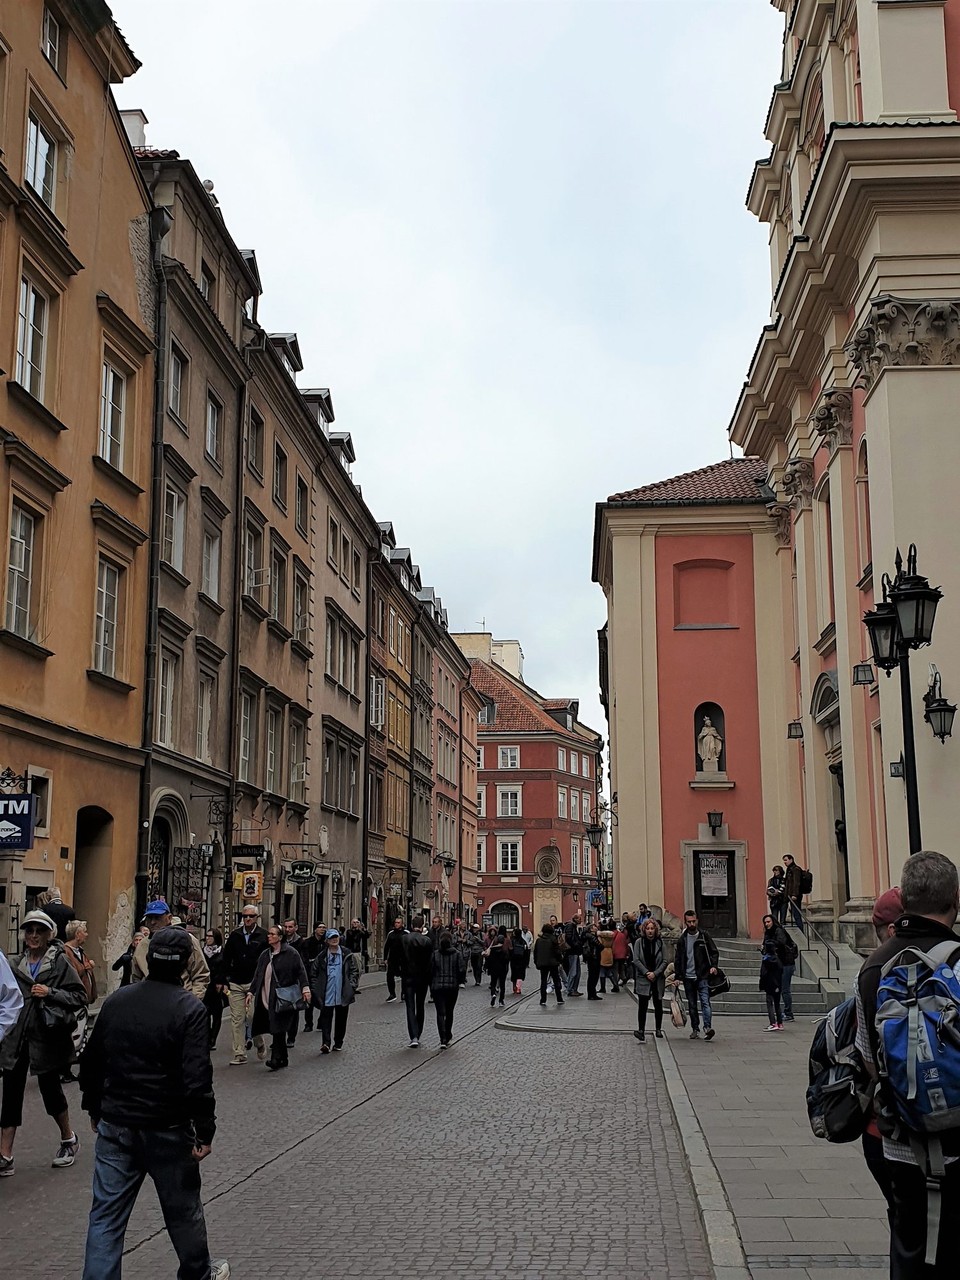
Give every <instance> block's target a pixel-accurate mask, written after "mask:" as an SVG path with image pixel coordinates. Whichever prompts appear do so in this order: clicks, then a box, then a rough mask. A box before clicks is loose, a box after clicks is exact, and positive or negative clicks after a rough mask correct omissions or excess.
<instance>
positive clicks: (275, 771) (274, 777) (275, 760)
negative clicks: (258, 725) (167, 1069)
mask: <svg viewBox="0 0 960 1280" xmlns="http://www.w3.org/2000/svg"><path fill="white" fill-rule="evenodd" d="M282 734H283V712H282V711H281V710H280V708H279V707H271V706H268V707H267V718H266V725H265V728H264V734H263V763H264V786H265V788H266V790H267V791H270V792H273V793H274V794H277V783H278V782H279V780H280V763H281V760H280V756H281V749H280V744H281V739H282Z"/></svg>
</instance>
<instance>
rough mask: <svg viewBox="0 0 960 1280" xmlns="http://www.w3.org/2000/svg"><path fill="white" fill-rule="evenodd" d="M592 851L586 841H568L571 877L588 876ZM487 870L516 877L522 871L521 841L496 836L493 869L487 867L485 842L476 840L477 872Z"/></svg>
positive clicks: (509, 837) (481, 839) (515, 837)
mask: <svg viewBox="0 0 960 1280" xmlns="http://www.w3.org/2000/svg"><path fill="white" fill-rule="evenodd" d="M592 852H593V851H592V849H591V848H590V845H589V844H588V843H587V842H586V841H580V840H577V839H573V840H571V841H570V871H571V872H572V874H573V875H575V876H579V875H584V876H589V875H592V874H593V871H592V864H593V858H592ZM487 870H491V871H496V872H499V873H500V874H501V875H517V874H520V873H522V871H523V840H522V839H521V838H519V837H517V836H498V837H497V838H496V859H495V864H494V866H493V867H491V868H488V867H487V841H486V838H485V837H483V836H481V837H479V838H478V840H477V871H478V872H479V873H480V874H481V875H482V874H483V873H485V872H486V871H487Z"/></svg>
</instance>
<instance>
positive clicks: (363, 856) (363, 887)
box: [360, 551, 386, 927]
mask: <svg viewBox="0 0 960 1280" xmlns="http://www.w3.org/2000/svg"><path fill="white" fill-rule="evenodd" d="M372 601H373V559H372V557H371V555H370V554H369V551H368V554H367V607H366V624H365V625H366V641H367V653H366V658H365V660H364V668H363V674H364V679H365V681H366V690H367V696H366V699H365V702H364V705H365V706H366V708H367V713H366V724H365V725H364V729H363V744H364V755H365V759H364V762H363V798H362V803H363V818H362V821H361V826H360V919H361V920H362V921H363V924H364V927H366V925H367V904H368V901H369V898H368V890H367V879H368V878H369V875H370V855H369V851H368V849H367V844H368V842H369V837H370V803H369V801H370V713H371V711H372V707H371V705H370V684H371V681H372V679H373V672H372V667H371V659H370V635H371V632H372V625H373V604H372ZM384 704H386V695H384Z"/></svg>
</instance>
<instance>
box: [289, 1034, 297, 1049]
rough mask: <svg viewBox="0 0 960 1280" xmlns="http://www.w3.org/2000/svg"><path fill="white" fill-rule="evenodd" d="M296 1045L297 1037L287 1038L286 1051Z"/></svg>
mask: <svg viewBox="0 0 960 1280" xmlns="http://www.w3.org/2000/svg"><path fill="white" fill-rule="evenodd" d="M296 1043H297V1037H296V1036H287V1048H288V1049H292V1048H293V1046H294V1045H295V1044H296Z"/></svg>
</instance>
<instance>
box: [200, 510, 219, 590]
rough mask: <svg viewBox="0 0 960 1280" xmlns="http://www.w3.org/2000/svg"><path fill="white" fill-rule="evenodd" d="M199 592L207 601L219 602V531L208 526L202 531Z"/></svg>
mask: <svg viewBox="0 0 960 1280" xmlns="http://www.w3.org/2000/svg"><path fill="white" fill-rule="evenodd" d="M200 590H201V591H202V592H203V594H204V595H205V596H206V597H207V599H209V600H214V601H216V602H217V603H219V601H220V530H219V529H211V528H210V527H209V526H208V527H207V528H205V529H204V531H203V540H202V550H201V563H200Z"/></svg>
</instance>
